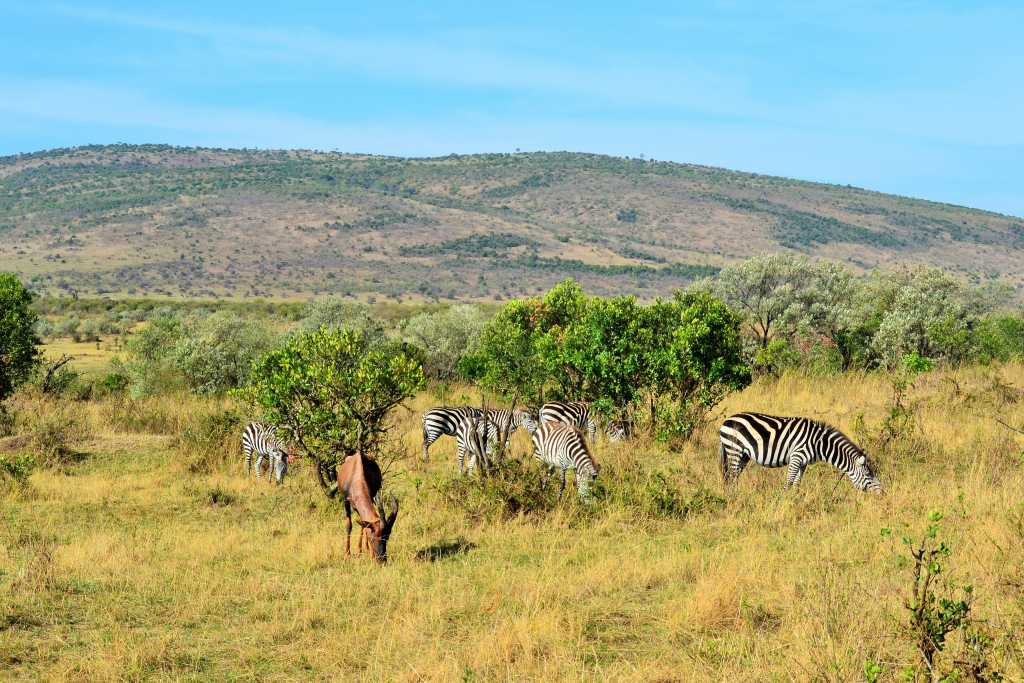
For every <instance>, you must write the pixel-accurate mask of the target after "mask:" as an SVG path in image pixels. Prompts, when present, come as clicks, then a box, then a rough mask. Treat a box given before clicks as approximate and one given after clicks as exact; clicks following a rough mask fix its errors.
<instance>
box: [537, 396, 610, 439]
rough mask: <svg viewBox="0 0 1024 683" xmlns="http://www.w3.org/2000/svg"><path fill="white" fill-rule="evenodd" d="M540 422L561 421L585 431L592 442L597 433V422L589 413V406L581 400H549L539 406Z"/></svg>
mask: <svg viewBox="0 0 1024 683" xmlns="http://www.w3.org/2000/svg"><path fill="white" fill-rule="evenodd" d="M539 417H540V422H541V424H543V423H545V422H563V423H565V424H567V425H570V426H572V427H576V428H577V429H579V430H580V431H581V432H582V431H586V432H587V436H588V437H589V439H590V442H591V443H593V442H594V436H595V435H596V434H597V423H596V422H595V421H594V417H593V416H592V415H591V414H590V406H588V405H587V404H586V403H584V402H583V401H566V402H562V401H550V402H548V403H545V404H544V405H542V406H541V408H540V415H539Z"/></svg>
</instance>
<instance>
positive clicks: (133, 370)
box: [124, 313, 184, 396]
mask: <svg viewBox="0 0 1024 683" xmlns="http://www.w3.org/2000/svg"><path fill="white" fill-rule="evenodd" d="M183 336H184V325H183V323H182V321H181V319H180V318H179V317H178V316H176V315H174V314H173V313H171V314H160V315H157V316H155V317H154V318H152V319H150V320H149V322H148V323H147V324H146V326H145V327H143V328H142V329H141V330H139V331H138V332H137V333H136V334H134V335H132V336H131V338H130V339H129V340H128V360H127V362H126V363H125V365H124V372H125V374H126V375H127V376H128V377H129V378H130V381H131V391H132V393H133V394H134V395H135V396H147V395H151V394H158V393H161V392H165V391H171V390H174V389H179V388H181V387H182V386H184V378H183V377H182V375H181V373H180V372H179V371H178V368H177V367H175V363H174V350H175V347H176V346H177V344H178V342H180V341H181V340H182V338H183Z"/></svg>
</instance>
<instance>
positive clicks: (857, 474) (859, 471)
mask: <svg viewBox="0 0 1024 683" xmlns="http://www.w3.org/2000/svg"><path fill="white" fill-rule="evenodd" d="M850 479H851V480H852V481H853V485H854V486H856V487H857V488H858V489H860V490H861V491H869V492H871V493H881V492H882V482H880V481H879V480H878V477H877V476H875V472H874V470H873V469H872V467H871V463H870V462H868V458H867V456H866V455H864V454H863V453H861V454H859V455H858V456H857V457H856V458H855V459H854V461H853V473H852V474H851V475H850Z"/></svg>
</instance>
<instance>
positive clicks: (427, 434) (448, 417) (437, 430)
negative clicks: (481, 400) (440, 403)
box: [423, 406, 484, 461]
mask: <svg viewBox="0 0 1024 683" xmlns="http://www.w3.org/2000/svg"><path fill="white" fill-rule="evenodd" d="M483 414H484V413H483V411H482V410H480V409H479V408H471V407H469V406H460V407H457V408H454V407H443V408H431V409H430V410H428V411H427V412H425V413H423V460H424V461H426V460H429V459H430V456H429V454H428V453H427V451H428V450H429V449H430V445H431V444H432V443H434V442H435V441H437V440H438V439H439V438H441V437H442V436H444V435H448V436H455V430H456V427H457V425H458V423H459V420H461V419H462V418H464V417H482V416H483Z"/></svg>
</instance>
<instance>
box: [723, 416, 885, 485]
mask: <svg viewBox="0 0 1024 683" xmlns="http://www.w3.org/2000/svg"><path fill="white" fill-rule="evenodd" d="M718 434H719V464H720V465H721V468H722V476H723V478H724V479H725V481H726V482H727V483H728V482H731V481H735V480H736V478H737V477H739V476H740V473H741V472H742V471H743V468H745V467H746V466H747V463H748V462H750V461H751V460H753V461H754V462H756V463H757V464H759V465H763V466H765V467H788V468H789V476H788V477H787V478H786V486H787V487H788V486H793V485H795V484H798V483H799V482H800V478H801V477H802V476H803V473H804V469H805V468H806V467H807V466H808V465H809V464H811V463H812V462H819V461H823V462H827V463H829V464H831V465H832V466H833V467H835V468H836V469H838V470H839V471H841V472H842V473H844V474H845V475H846V476H847V477H849V478H850V481H852V482H853V485H854V486H855V487H857V488H858V489H860V490H861V491H871V492H873V493H881V492H882V484H881V482H879V480H878V478H877V477H876V476H875V473H874V470H873V469H872V466H871V463H870V462H869V461H868V458H867V456H866V455H865V454H864V452H863V451H862V450H861V449H860V448H858V447H857V445H856V444H854V443H853V442H852V441H850V439H848V438H847V437H846V435H845V434H843V433H842V432H840V431H839V430H838V429H835V428H833V427H830V426H828V425H826V424H823V423H821V422H817V421H815V420H811V419H808V418H806V417H776V416H773V415H763V414H761V413H737V414H736V415H732V416H730V417H728V418H726V419H725V421H724V422H723V423H722V426H721V427H720V428H719V430H718Z"/></svg>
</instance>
